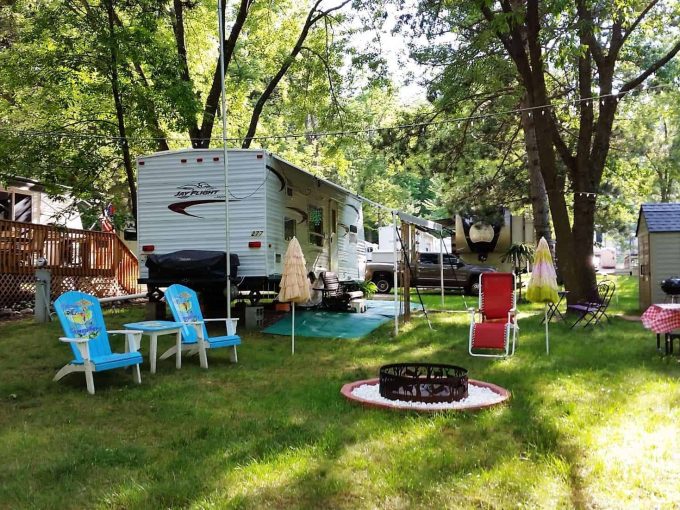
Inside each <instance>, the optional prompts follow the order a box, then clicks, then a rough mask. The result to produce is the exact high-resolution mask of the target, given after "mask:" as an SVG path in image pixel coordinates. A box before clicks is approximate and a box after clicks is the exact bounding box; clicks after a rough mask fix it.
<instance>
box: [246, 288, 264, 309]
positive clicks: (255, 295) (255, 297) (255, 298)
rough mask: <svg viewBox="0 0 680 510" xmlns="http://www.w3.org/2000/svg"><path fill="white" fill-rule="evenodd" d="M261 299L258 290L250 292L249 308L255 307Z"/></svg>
mask: <svg viewBox="0 0 680 510" xmlns="http://www.w3.org/2000/svg"><path fill="white" fill-rule="evenodd" d="M261 299H262V293H261V292H260V291H259V290H251V291H250V294H248V301H250V305H251V306H255V305H256V304H258V303H259V302H260V300H261Z"/></svg>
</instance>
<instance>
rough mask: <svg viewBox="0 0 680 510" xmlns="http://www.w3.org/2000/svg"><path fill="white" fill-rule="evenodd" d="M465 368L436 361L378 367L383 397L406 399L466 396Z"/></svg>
mask: <svg viewBox="0 0 680 510" xmlns="http://www.w3.org/2000/svg"><path fill="white" fill-rule="evenodd" d="M467 373H468V371H467V370H466V369H465V368H462V367H458V366H456V365H444V364H439V363H393V364H391V365H384V366H382V367H380V385H379V391H380V395H381V396H382V397H385V398H387V399H390V400H402V401H406V402H430V403H433V402H453V401H454V400H455V401H458V400H462V399H464V398H467V396H468V376H467Z"/></svg>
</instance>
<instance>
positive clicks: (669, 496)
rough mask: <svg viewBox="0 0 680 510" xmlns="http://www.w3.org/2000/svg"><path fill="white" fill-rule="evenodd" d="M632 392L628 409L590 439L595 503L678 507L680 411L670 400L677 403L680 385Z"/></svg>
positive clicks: (658, 385)
mask: <svg viewBox="0 0 680 510" xmlns="http://www.w3.org/2000/svg"><path fill="white" fill-rule="evenodd" d="M631 389H634V390H635V393H634V394H633V395H632V396H631V398H629V400H628V402H627V404H626V405H625V406H620V407H618V410H617V411H618V412H616V413H615V414H614V415H613V416H610V417H609V418H608V419H607V422H606V424H604V425H601V426H596V427H594V428H593V430H592V432H591V433H590V434H589V436H590V437H589V438H588V439H589V443H590V446H591V448H589V454H588V455H589V457H590V458H591V460H592V462H591V463H590V466H591V467H590V468H589V469H588V468H586V470H587V471H588V473H587V474H588V476H589V477H590V478H592V479H593V481H594V482H595V483H593V484H592V485H591V487H590V492H591V494H592V497H593V499H595V500H597V501H598V502H600V503H601V504H602V505H603V506H609V507H614V506H618V507H619V508H621V507H623V506H626V507H628V508H636V507H637V505H639V502H640V501H647V502H649V505H650V506H658V505H662V506H668V505H678V504H680V487H679V486H678V480H679V479H680V440H679V436H678V423H680V410H679V409H678V407H677V406H676V405H673V401H670V402H669V399H668V396H669V395H670V394H672V395H674V397H675V398H674V399H673V400H674V401H675V403H677V400H678V389H677V385H676V384H675V383H672V384H671V383H669V382H668V381H650V382H648V383H646V384H641V385H640V386H637V387H635V386H634V387H633V388H631ZM650 481H653V483H650ZM605 482H606V483H605Z"/></svg>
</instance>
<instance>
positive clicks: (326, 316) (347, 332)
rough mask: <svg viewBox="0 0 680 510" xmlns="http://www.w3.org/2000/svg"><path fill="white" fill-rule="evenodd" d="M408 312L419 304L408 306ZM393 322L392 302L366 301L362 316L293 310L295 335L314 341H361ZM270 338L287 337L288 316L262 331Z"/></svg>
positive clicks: (289, 315) (359, 314) (289, 322)
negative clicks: (382, 326) (318, 339)
mask: <svg viewBox="0 0 680 510" xmlns="http://www.w3.org/2000/svg"><path fill="white" fill-rule="evenodd" d="M411 308H412V309H418V308H420V305H414V304H412V305H411ZM393 319H394V301H377V300H367V301H366V312H365V313H351V312H329V311H326V310H307V311H303V310H301V309H300V308H296V309H295V336H296V337H297V336H305V337H308V336H309V337H318V338H362V337H364V336H366V335H368V334H369V333H370V332H371V331H373V330H374V329H376V328H377V327H378V326H380V325H381V324H384V323H385V322H388V321H390V320H393ZM263 333H267V334H270V335H285V336H290V335H291V314H290V313H287V314H286V315H285V316H283V317H282V318H281V319H279V320H278V321H277V322H275V323H274V324H272V325H271V326H269V327H267V328H265V329H264V331H263Z"/></svg>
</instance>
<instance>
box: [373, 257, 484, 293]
mask: <svg viewBox="0 0 680 510" xmlns="http://www.w3.org/2000/svg"><path fill="white" fill-rule="evenodd" d="M412 269H413V268H412ZM488 271H496V269H495V268H493V267H491V266H483V265H477V264H468V263H466V262H463V261H462V260H460V259H459V258H458V257H457V256H455V255H448V254H447V255H444V287H445V288H447V289H463V290H464V291H465V293H466V294H478V293H479V275H480V274H481V273H484V272H488ZM366 280H370V281H372V282H374V283H375V284H376V286H377V287H378V292H381V293H386V292H389V291H390V290H391V289H392V285H393V283H394V266H393V264H392V263H390V262H368V263H367V264H366ZM400 281H401V280H400ZM411 284H412V285H417V286H418V287H439V285H440V269H439V254H438V253H419V254H418V270H417V275H416V276H415V278H414V277H413V276H412V277H411Z"/></svg>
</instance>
